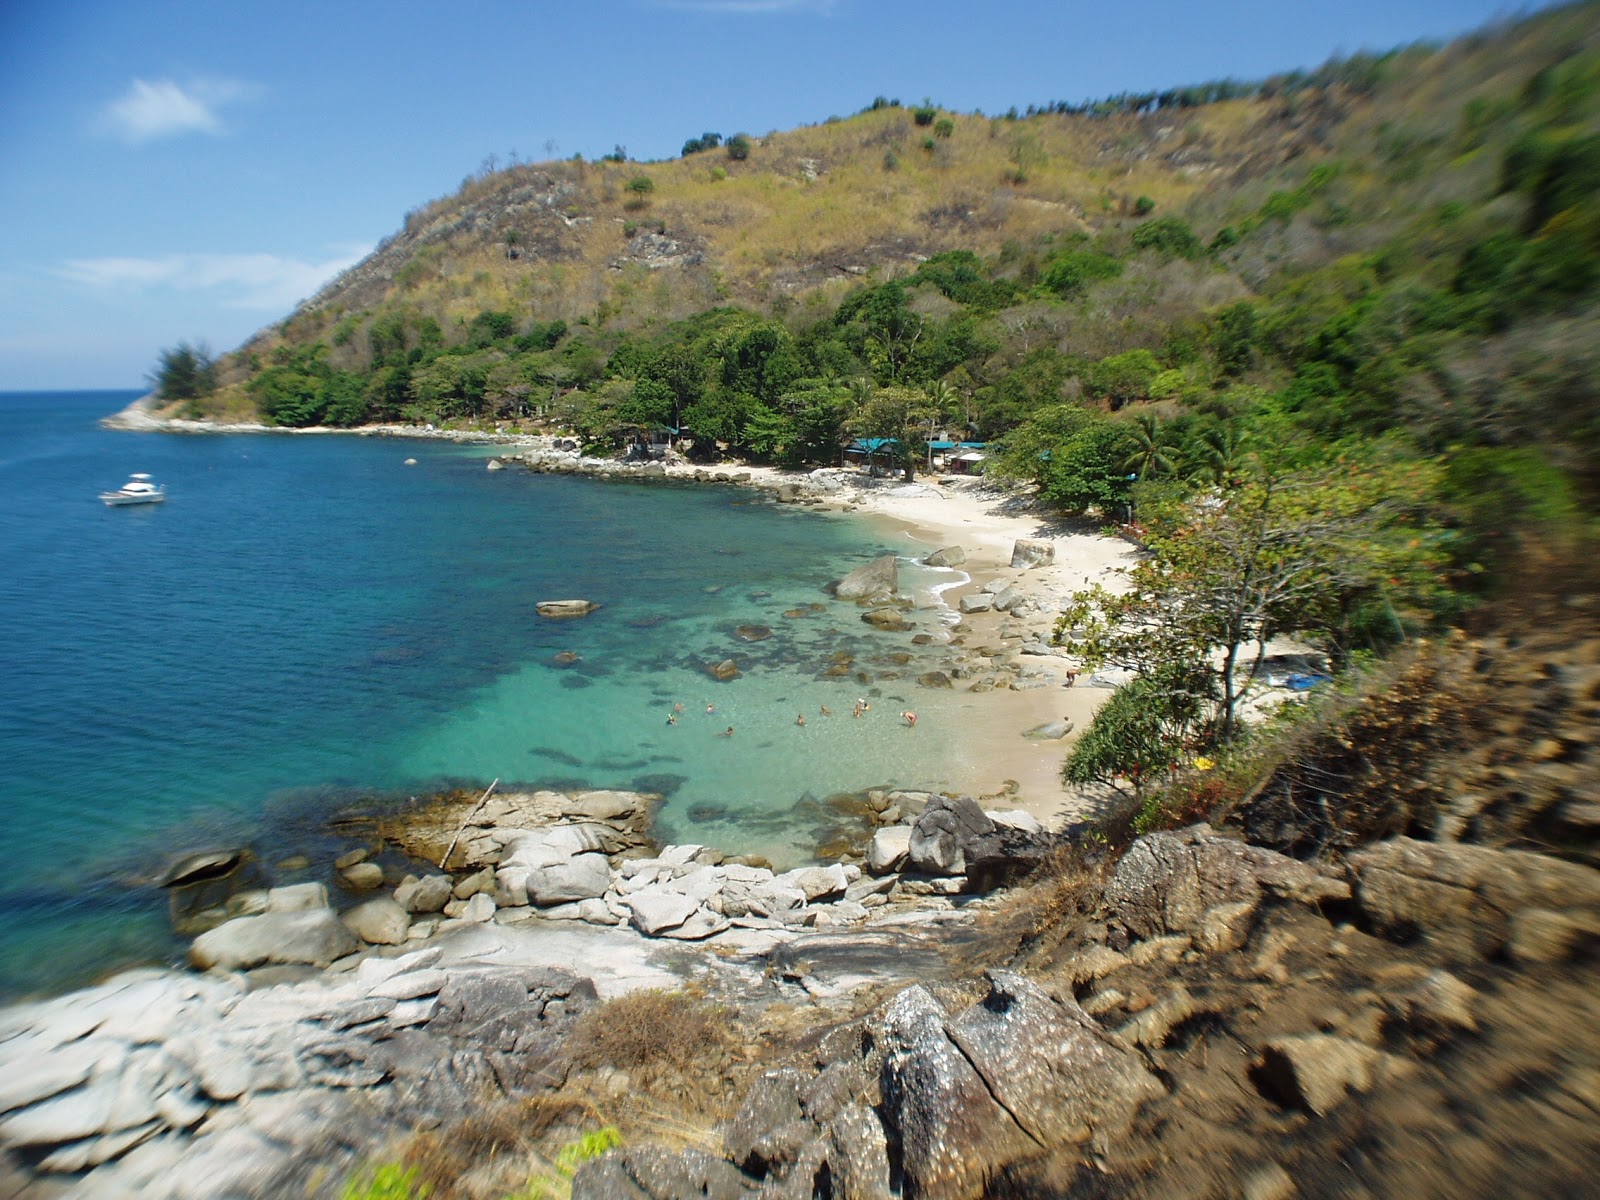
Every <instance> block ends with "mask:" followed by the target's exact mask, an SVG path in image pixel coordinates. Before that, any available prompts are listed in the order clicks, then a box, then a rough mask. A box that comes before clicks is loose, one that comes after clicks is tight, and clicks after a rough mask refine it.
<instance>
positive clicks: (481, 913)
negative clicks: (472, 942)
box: [461, 892, 495, 925]
mask: <svg viewBox="0 0 1600 1200" xmlns="http://www.w3.org/2000/svg"><path fill="white" fill-rule="evenodd" d="M494 913H495V903H494V897H493V896H491V895H489V893H488V892H478V893H476V894H475V895H473V897H472V899H470V900H468V901H467V906H466V908H464V909H463V910H462V911H461V919H462V920H463V921H465V922H467V923H468V924H469V925H482V924H485V923H486V922H489V921H492V920H494Z"/></svg>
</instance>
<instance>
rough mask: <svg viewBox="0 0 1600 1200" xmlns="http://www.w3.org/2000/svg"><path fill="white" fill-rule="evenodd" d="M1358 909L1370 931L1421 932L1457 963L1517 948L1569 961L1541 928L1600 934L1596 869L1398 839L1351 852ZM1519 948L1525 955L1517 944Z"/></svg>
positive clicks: (1525, 954)
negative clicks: (1553, 950) (1551, 945)
mask: <svg viewBox="0 0 1600 1200" xmlns="http://www.w3.org/2000/svg"><path fill="white" fill-rule="evenodd" d="M1350 866H1351V868H1352V869H1353V870H1354V872H1355V876H1356V904H1357V905H1358V906H1359V908H1360V911H1361V916H1362V918H1363V920H1364V921H1365V922H1366V924H1367V925H1368V926H1369V927H1371V928H1372V929H1374V930H1376V931H1377V932H1379V933H1383V934H1386V935H1388V936H1390V937H1396V938H1402V939H1404V938H1409V937H1412V936H1414V935H1417V934H1421V935H1422V936H1424V937H1425V938H1427V939H1428V941H1430V942H1431V943H1433V944H1434V945H1435V946H1436V947H1438V948H1439V949H1440V950H1442V951H1443V952H1445V953H1446V954H1447V955H1449V956H1450V957H1453V958H1457V959H1461V960H1471V959H1475V958H1479V957H1482V956H1485V955H1490V954H1494V953H1496V952H1498V951H1499V950H1500V949H1501V948H1502V947H1504V946H1506V945H1507V943H1508V942H1509V943H1511V945H1512V949H1513V953H1515V954H1516V956H1517V957H1518V958H1523V959H1531V960H1535V961H1540V960H1544V959H1547V958H1552V957H1564V954H1553V953H1551V952H1550V951H1549V946H1548V942H1549V939H1548V938H1546V937H1544V936H1536V935H1537V934H1538V932H1539V931H1541V930H1549V929H1552V928H1554V927H1556V926H1558V925H1559V926H1561V927H1563V928H1566V929H1570V930H1573V931H1576V932H1575V936H1574V937H1572V938H1567V937H1563V938H1562V939H1561V940H1562V941H1563V942H1566V943H1569V944H1571V945H1575V944H1576V942H1577V941H1581V940H1583V938H1584V937H1585V936H1587V937H1596V936H1600V871H1596V870H1595V869H1594V868H1593V867H1587V866H1583V865H1582V864H1580V863H1573V862H1567V861H1565V860H1563V859H1558V858H1551V857H1549V856H1548V855H1544V854H1535V853H1533V852H1532V851H1527V850H1497V849H1493V848H1491V847H1488V846H1472V845H1462V844H1459V843H1442V842H1419V841H1414V840H1413V839H1411V838H1404V837H1401V838H1394V839H1392V840H1390V841H1387V842H1380V843H1378V844H1377V845H1374V846H1369V847H1367V848H1365V849H1363V850H1359V851H1357V852H1355V853H1354V854H1352V855H1350ZM1519 946H1520V947H1521V949H1520V950H1519V949H1518V947H1519Z"/></svg>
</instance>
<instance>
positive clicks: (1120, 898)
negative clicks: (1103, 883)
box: [1106, 825, 1350, 938]
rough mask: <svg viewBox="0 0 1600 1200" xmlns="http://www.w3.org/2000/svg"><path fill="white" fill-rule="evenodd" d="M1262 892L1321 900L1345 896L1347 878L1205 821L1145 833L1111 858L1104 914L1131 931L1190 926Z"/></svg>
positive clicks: (1155, 933) (1187, 929)
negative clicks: (1241, 838) (1210, 912)
mask: <svg viewBox="0 0 1600 1200" xmlns="http://www.w3.org/2000/svg"><path fill="white" fill-rule="evenodd" d="M1263 892H1270V893H1272V894H1274V895H1277V896H1279V897H1282V898H1284V899H1287V900H1295V901H1299V902H1302V903H1306V904H1319V903H1321V902H1323V901H1326V900H1346V899H1349V897H1350V885H1349V884H1348V883H1346V882H1344V880H1342V879H1340V878H1338V877H1337V876H1335V875H1332V874H1330V873H1329V872H1328V871H1326V870H1323V869H1321V868H1318V867H1313V866H1311V865H1309V864H1307V863H1302V862H1297V861H1296V860H1295V859H1292V858H1288V857H1286V856H1284V855H1282V854H1279V853H1277V852H1276V851H1273V850H1264V849H1262V848H1260V847H1258V846H1249V845H1246V844H1245V843H1244V842H1239V841H1234V840H1233V839H1231V838H1224V837H1218V836H1217V835H1216V834H1215V833H1214V832H1213V831H1212V830H1211V829H1210V828H1209V827H1208V826H1204V825H1197V826H1194V827H1193V828H1190V829H1184V830H1180V831H1177V832H1162V833H1151V834H1146V835H1145V836H1144V837H1142V838H1140V839H1139V840H1138V841H1137V842H1135V843H1134V844H1133V846H1132V847H1131V848H1130V849H1129V850H1128V852H1127V853H1126V854H1125V855H1123V856H1122V860H1121V861H1120V862H1119V863H1118V864H1117V871H1116V874H1115V875H1114V876H1112V879H1111V884H1110V886H1109V887H1108V888H1107V889H1106V906H1107V908H1108V909H1109V910H1110V914H1109V915H1110V919H1111V920H1112V921H1113V922H1115V923H1116V924H1118V925H1120V926H1121V927H1122V928H1123V929H1124V930H1126V931H1127V932H1128V933H1129V934H1130V935H1132V936H1133V937H1135V938H1153V937H1159V936H1162V935H1163V934H1175V933H1187V934H1193V933H1194V932H1196V931H1197V930H1199V929H1200V927H1201V925H1202V923H1203V920H1204V917H1205V914H1206V911H1207V910H1208V909H1210V908H1212V907H1213V906H1215V905H1222V904H1238V903H1241V902H1244V903H1247V904H1249V905H1250V906H1252V907H1253V906H1254V905H1256V904H1258V903H1259V902H1260V900H1261V896H1262V894H1263Z"/></svg>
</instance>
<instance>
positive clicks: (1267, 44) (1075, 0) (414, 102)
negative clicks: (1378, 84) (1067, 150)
mask: <svg viewBox="0 0 1600 1200" xmlns="http://www.w3.org/2000/svg"><path fill="white" fill-rule="evenodd" d="M1508 11H1509V10H1508V9H1507V7H1506V6H1505V5H1504V4H1503V3H1499V2H1497V0H1341V2H1340V3H1337V4H1326V3H1323V4H1310V3H1306V2H1304V0H1276V2H1271V3H1269V2H1267V0H1211V2H1209V3H1195V2H1194V0H1143V2H1142V3H1137V4H1123V3H1105V2H1104V0H1101V2H1099V3H1093V4H1090V3H1080V2H1079V0H1055V2H1053V3H1052V2H1049V0H1016V2H1007V0H991V2H989V3H977V2H974V0H965V2H960V0H919V2H917V3H911V2H908V0H576V2H575V3H567V4H555V3H545V2H544V0H522V2H521V3H514V2H511V0H457V2H456V3H453V4H447V3H444V2H443V0H430V2H422V0H371V2H368V0H356V2H344V3H342V2H340V0H317V2H315V3H311V2H307V0H272V2H270V3H262V2H258V0H207V2H204V3H201V2H198V0H138V2H134V0H9V2H4V3H0V63H4V64H5V65H4V67H3V68H0V390H12V389H35V388H90V387H136V386H139V384H140V383H141V382H142V380H143V377H144V376H145V374H146V373H147V372H148V370H149V369H150V366H151V364H152V363H153V361H154V359H155V355H156V352H157V350H158V349H159V348H160V347H162V346H168V345H172V344H174V343H176V342H177V341H178V340H179V339H188V340H203V341H206V342H208V343H209V344H210V345H211V346H212V348H213V349H215V350H217V351H222V350H227V349H231V348H232V347H234V346H236V345H238V344H239V343H240V342H241V341H243V340H244V339H245V338H246V337H247V336H249V334H250V333H252V332H253V331H254V330H256V329H257V328H259V327H261V326H263V325H266V324H269V323H271V322H272V321H275V320H277V319H279V318H281V317H283V316H284V315H286V314H287V313H288V312H289V311H290V310H291V309H292V308H293V306H294V304H295V302H296V301H297V300H299V299H302V298H304V297H305V296H308V295H310V294H311V293H312V292H313V291H315V290H316V288H317V287H318V286H319V285H320V284H321V283H322V282H324V281H325V280H326V279H328V278H330V277H331V276H332V275H333V274H334V273H336V272H337V271H338V270H339V269H341V268H342V267H343V266H346V265H348V264H350V263H351V262H353V261H355V260H356V259H358V258H359V257H360V256H361V255H362V254H363V253H365V251H366V250H368V249H369V248H370V247H371V246H372V245H374V244H375V243H376V242H377V241H378V240H379V239H380V238H382V237H384V236H385V235H387V234H389V233H392V232H394V230H396V229H397V228H398V227H399V225H400V223H401V221H402V219H403V217H404V214H405V213H406V211H407V210H408V209H411V208H415V207H416V206H418V205H420V204H422V203H424V202H426V201H428V200H431V199H433V198H435V197H438V196H442V195H445V194H448V193H450V192H452V191H454V190H455V189H456V187H458V186H459V184H460V183H461V181H462V179H463V178H464V177H465V176H467V175H468V174H470V173H472V172H474V171H476V170H477V169H478V168H479V167H480V165H481V164H483V163H484V161H485V160H486V159H487V158H488V156H489V155H491V154H492V155H497V156H498V157H499V158H500V160H501V161H505V160H507V159H509V158H510V156H511V155H512V154H513V153H515V154H517V155H519V156H520V157H521V158H523V159H531V160H539V159H544V158H549V157H552V156H554V157H568V156H570V155H572V154H574V153H578V152H581V153H582V154H584V155H585V156H586V157H590V158H593V157H597V156H598V155H601V154H604V153H607V152H609V151H610V150H611V149H612V147H613V146H614V145H617V144H621V145H623V146H625V147H626V148H627V150H628V152H629V154H630V155H631V156H632V157H634V158H639V159H649V158H665V157H671V156H673V155H675V154H677V153H678V150H679V148H680V147H681V146H682V144H683V142H684V140H685V139H686V138H689V137H693V136H696V135H698V134H700V133H701V132H703V131H706V130H715V131H718V132H720V133H722V134H724V135H726V134H731V133H734V132H737V131H741V130H742V131H746V132H749V133H753V134H758V135H759V134H763V133H766V132H769V131H771V130H775V129H788V128H791V127H793V126H796V125H801V124H807V123H811V122H815V121H820V120H822V119H824V118H826V117H828V116H829V115H833V114H838V115H845V114H848V113H851V112H854V111H856V110H857V109H860V108H861V107H863V106H864V105H866V104H867V103H868V102H870V101H871V99H872V98H873V97H874V96H875V95H878V94H884V95H888V96H894V97H898V98H900V99H903V100H905V101H907V102H914V101H919V100H921V99H922V97H924V96H928V97H931V98H932V99H933V100H934V101H935V102H937V103H939V104H941V105H943V106H945V107H947V108H952V109H957V110H961V111H972V110H975V109H981V110H983V111H985V112H1003V111H1004V110H1005V109H1006V108H1008V107H1010V106H1011V105H1013V104H1015V105H1018V106H1019V107H1025V106H1026V105H1027V104H1029V103H1031V102H1045V101H1049V100H1054V99H1069V100H1076V99H1082V98H1084V97H1090V96H1099V95H1104V94H1107V93H1111V92H1116V91H1122V90H1136V89H1142V88H1149V87H1158V86H1164V85H1171V84H1181V83H1188V82H1194V81H1199V80H1204V79H1212V78H1217V77H1220V76H1229V75H1231V76H1236V77H1240V78H1255V77H1259V76H1262V75H1267V74H1270V73H1272V72H1273V71H1277V70H1283V69H1287V68H1291V67H1296V66H1314V65H1316V64H1318V63H1320V62H1322V61H1324V60H1325V59H1327V58H1328V57H1329V56H1330V55H1332V54H1334V53H1338V52H1349V51H1354V50H1360V49H1387V48H1389V47H1391V46H1394V45H1398V44H1401V43H1405V42H1410V41H1414V40H1416V39H1418V38H1423V37H1447V36H1449V35H1452V34H1455V33H1460V32H1463V31H1465V30H1468V29H1471V28H1475V27H1477V26H1479V25H1481V24H1483V23H1485V22H1487V21H1489V20H1491V19H1494V18H1495V17H1497V16H1502V15H1505V14H1506V13H1507V12H1508Z"/></svg>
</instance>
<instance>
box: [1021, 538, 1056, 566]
mask: <svg viewBox="0 0 1600 1200" xmlns="http://www.w3.org/2000/svg"><path fill="white" fill-rule="evenodd" d="M1055 561H1056V544H1055V543H1054V542H1052V541H1051V540H1050V539H1049V538H1018V539H1017V541H1016V544H1015V545H1014V546H1013V547H1012V548H1011V565H1012V566H1013V567H1021V568H1023V570H1027V569H1028V568H1029V567H1047V566H1049V565H1050V564H1051V563H1053V562H1055Z"/></svg>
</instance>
